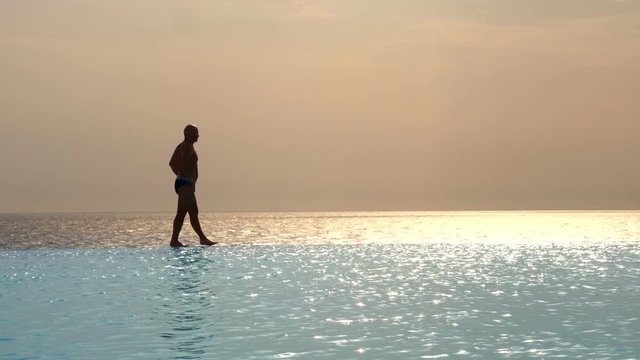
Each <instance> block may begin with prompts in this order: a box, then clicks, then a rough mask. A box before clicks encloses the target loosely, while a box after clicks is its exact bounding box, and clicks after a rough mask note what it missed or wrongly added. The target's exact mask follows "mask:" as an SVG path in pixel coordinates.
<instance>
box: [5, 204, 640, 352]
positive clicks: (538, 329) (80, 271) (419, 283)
mask: <svg viewBox="0 0 640 360" xmlns="http://www.w3.org/2000/svg"><path fill="white" fill-rule="evenodd" d="M171 220H172V215H171V214H47V215H44V214H43V215H8V214H3V215H0V359H11V360H13V359H282V358H299V359H316V358H327V359H437V358H451V359H457V358H460V359H466V358H479V359H502V358H535V359H552V358H568V359H638V358H640V213H638V212H601V213H596V212H579V213H568V212H442V213H436V212H419V213H271V214H202V215H201V220H202V224H203V228H204V229H205V232H206V233H208V234H210V235H211V238H212V239H216V240H218V241H221V242H222V245H220V246H215V247H211V248H206V247H198V246H194V247H191V248H185V249H171V248H168V247H167V244H168V240H169V237H170V232H171ZM183 234H184V235H183V237H182V238H181V239H182V241H183V242H186V243H189V244H192V245H196V244H197V238H196V236H195V235H194V234H193V232H192V231H191V229H190V228H189V227H188V222H187V224H185V229H184V230H183Z"/></svg>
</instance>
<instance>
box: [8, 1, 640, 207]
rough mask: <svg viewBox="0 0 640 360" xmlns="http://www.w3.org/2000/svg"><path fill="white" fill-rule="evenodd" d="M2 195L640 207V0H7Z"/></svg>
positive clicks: (120, 201) (160, 203) (54, 203)
mask: <svg viewBox="0 0 640 360" xmlns="http://www.w3.org/2000/svg"><path fill="white" fill-rule="evenodd" d="M0 54H1V55H0V169H2V170H1V174H2V176H0V212H84V211H96V212H101V211H168V212H170V211H174V210H175V206H176V194H175V193H174V192H173V181H174V175H173V174H172V172H171V170H170V168H169V166H168V162H169V158H170V156H171V153H172V152H173V149H174V148H175V146H176V145H177V144H178V143H179V142H180V141H182V129H183V127H184V126H185V125H187V124H189V123H193V124H195V125H197V126H198V127H199V129H200V140H199V142H198V143H197V144H196V150H197V152H198V154H199V157H200V161H199V168H200V178H199V180H198V184H197V196H198V204H199V207H200V210H201V211H362V210H372V211H373V210H379V211H382V210H618V209H640V160H639V159H638V155H639V154H640V140H639V139H638V134H640V101H639V99H640V0H562V1H558V0H394V1H387V0H317V1H302V0H301V1H295V0H290V1H287V0H281V1H280V0H262V1H258V0H243V1H237V0H210V1H201V0H181V1H169V0H134V1H124V0H97V1H82V0H58V1H55V2H52V1H45V0H40V1H36V0H2V1H0Z"/></svg>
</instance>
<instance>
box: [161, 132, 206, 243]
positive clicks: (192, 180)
mask: <svg viewBox="0 0 640 360" xmlns="http://www.w3.org/2000/svg"><path fill="white" fill-rule="evenodd" d="M198 137H200V134H199V133H198V128H197V127H195V126H194V125H187V126H186V127H185V128H184V141H183V142H181V143H180V144H178V146H177V147H176V150H175V151H174V152H173V156H171V161H169V166H171V170H173V173H174V174H176V176H177V178H176V182H175V184H174V188H175V190H176V193H177V194H178V211H177V212H176V218H175V219H174V220H173V235H171V242H170V243H169V245H170V246H172V247H179V246H186V245H184V244H183V243H181V242H180V241H178V235H180V230H181V229H182V224H183V223H184V217H185V215H187V213H189V221H190V222H191V226H192V227H193V230H195V231H196V233H197V234H198V236H199V237H200V244H202V245H214V244H217V242H214V241H211V240H209V239H207V237H206V236H205V235H204V233H203V232H202V228H201V227H200V220H198V203H197V202H196V181H197V180H198V154H196V150H195V149H194V148H193V144H194V143H195V142H196V141H198Z"/></svg>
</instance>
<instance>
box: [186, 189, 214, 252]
mask: <svg viewBox="0 0 640 360" xmlns="http://www.w3.org/2000/svg"><path fill="white" fill-rule="evenodd" d="M188 212H189V221H190V222H191V227H193V230H194V231H195V232H196V234H198V237H199V238H200V244H202V245H215V244H217V242H214V241H211V240H209V239H207V237H206V236H205V235H204V232H202V227H200V219H198V201H197V200H196V196H195V194H193V201H192V202H191V204H190V205H189V209H188Z"/></svg>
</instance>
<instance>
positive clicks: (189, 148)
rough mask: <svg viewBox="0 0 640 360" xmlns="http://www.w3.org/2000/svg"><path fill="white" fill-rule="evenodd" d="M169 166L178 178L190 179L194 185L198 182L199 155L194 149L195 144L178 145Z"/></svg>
mask: <svg viewBox="0 0 640 360" xmlns="http://www.w3.org/2000/svg"><path fill="white" fill-rule="evenodd" d="M169 165H171V169H172V170H173V172H174V173H175V174H176V175H177V176H179V177H182V178H185V179H189V180H191V181H193V182H194V183H195V182H196V180H198V154H197V153H196V150H195V149H194V148H193V144H189V143H186V142H181V143H180V144H178V146H177V147H176V149H175V151H174V152H173V156H172V157H171V161H170V162H169Z"/></svg>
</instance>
